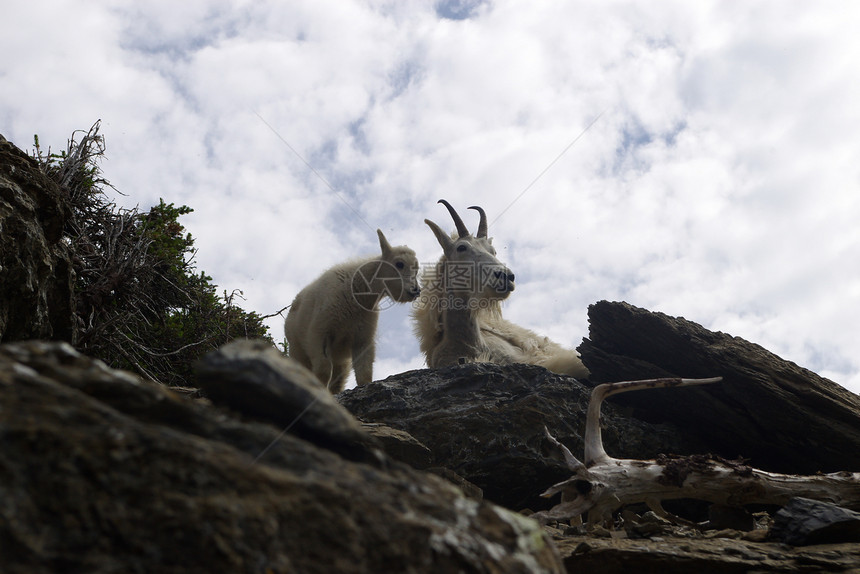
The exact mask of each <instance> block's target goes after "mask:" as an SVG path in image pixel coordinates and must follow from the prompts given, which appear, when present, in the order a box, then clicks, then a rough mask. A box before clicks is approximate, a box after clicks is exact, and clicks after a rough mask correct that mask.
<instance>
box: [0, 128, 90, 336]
mask: <svg viewBox="0 0 860 574" xmlns="http://www.w3.org/2000/svg"><path fill="white" fill-rule="evenodd" d="M68 216H69V207H68V203H67V200H66V198H65V196H64V195H63V192H62V191H61V190H60V188H59V187H58V186H57V185H56V184H55V183H53V182H52V181H51V180H50V179H48V177H47V176H45V174H44V173H42V172H41V171H40V170H39V168H38V166H37V165H36V162H35V160H34V159H33V158H31V157H29V156H28V155H27V154H25V153H24V152H22V151H21V150H19V149H18V148H17V147H15V146H14V145H12V144H11V143H9V142H8V141H6V139H5V138H3V136H2V135H0V341H15V340H21V339H30V338H42V339H60V340H67V341H71V340H72V337H73V333H74V329H73V327H74V322H73V316H74V298H73V293H72V288H73V284H74V271H73V269H72V263H71V259H70V255H69V249H68V246H67V245H66V244H65V243H63V241H62V240H61V237H62V233H63V226H64V225H65V221H66V219H67V218H68Z"/></svg>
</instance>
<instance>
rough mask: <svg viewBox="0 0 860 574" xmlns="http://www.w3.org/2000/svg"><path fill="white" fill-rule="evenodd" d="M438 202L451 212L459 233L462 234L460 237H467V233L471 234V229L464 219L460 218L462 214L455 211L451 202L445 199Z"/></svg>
mask: <svg viewBox="0 0 860 574" xmlns="http://www.w3.org/2000/svg"><path fill="white" fill-rule="evenodd" d="M437 203H441V204H442V205H444V206H445V207H447V208H448V213H450V214H451V219H453V220H454V225H456V226H457V233H459V234H460V237H466V236H467V235H469V230H468V229H467V228H466V224H465V223H463V220H462V219H460V216H459V215H457V212H456V211H454V208H453V207H451V204H450V203H448V202H447V201H445V200H444V199H440V200H439V201H438V202H437Z"/></svg>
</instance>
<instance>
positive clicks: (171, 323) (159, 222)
mask: <svg viewBox="0 0 860 574" xmlns="http://www.w3.org/2000/svg"><path fill="white" fill-rule="evenodd" d="M98 130H99V122H96V124H94V125H93V127H92V128H90V130H89V131H88V132H86V133H84V132H82V131H78V132H75V133H73V134H72V138H71V139H70V140H69V142H68V147H67V149H66V150H65V151H64V152H62V153H60V154H53V153H50V151H49V152H48V153H47V154H43V152H42V150H41V148H40V146H39V141H38V138H36V141H35V149H34V157H35V158H36V160H37V161H38V162H39V165H40V166H41V168H42V170H43V171H44V172H45V173H46V174H48V176H49V177H51V178H52V179H54V180H55V181H56V182H57V183H59V184H60V186H62V187H63V188H64V189H66V190H67V191H68V193H69V199H70V203H71V213H72V215H71V217H70V218H69V219H68V220H67V222H66V226H65V229H64V239H65V241H66V242H67V243H68V245H69V246H70V248H71V251H72V254H73V264H74V268H75V273H76V285H75V306H76V309H75V314H76V328H75V335H74V340H73V341H72V343H73V344H74V345H75V346H76V347H78V348H79V349H80V350H81V351H83V352H85V353H87V354H89V355H91V356H94V357H98V358H100V359H102V360H104V361H105V362H106V363H108V364H109V365H110V366H112V367H116V368H123V369H128V370H132V371H136V372H138V373H140V374H142V375H144V376H146V377H149V378H151V379H154V380H157V381H161V382H163V383H166V384H169V385H177V386H189V385H193V367H194V363H195V362H196V360H197V359H198V358H199V357H200V356H202V355H203V354H205V353H206V352H208V351H210V350H211V349H214V348H216V347H218V346H220V345H222V344H224V343H226V342H228V341H231V340H233V339H236V338H242V337H248V338H265V339H267V340H269V341H270V342H271V338H270V337H269V335H268V329H267V328H266V326H265V325H264V324H263V319H265V317H263V316H260V315H258V314H256V313H254V312H246V311H244V310H242V309H241V308H239V307H238V306H236V305H235V304H234V300H235V299H236V298H237V297H241V291H238V290H236V291H233V292H231V293H229V294H228V293H227V292H226V291H224V292H223V293H222V294H221V295H219V294H218V292H217V286H216V285H214V284H212V278H211V277H209V276H208V275H206V274H205V273H203V272H202V271H201V272H198V271H197V270H196V268H195V266H194V254H195V249H194V239H193V238H192V237H191V234H190V233H187V232H186V230H185V228H184V227H183V226H182V224H181V223H179V218H180V217H181V216H183V215H186V214H188V213H190V212H191V211H192V209H191V208H190V207H188V206H185V205H182V206H178V207H177V206H175V205H174V204H172V203H165V201H164V200H163V199H161V200H160V201H159V204H158V205H156V206H154V207H152V208H151V209H150V210H149V211H147V212H141V211H139V210H138V209H137V208H135V209H125V208H120V207H117V206H116V204H114V203H113V202H111V201H110V199H109V198H108V195H107V190H108V189H111V190H114V191H116V190H115V189H114V188H113V186H111V184H110V183H109V182H108V181H107V180H106V179H104V177H103V176H102V171H101V168H100V167H99V163H98V162H99V160H100V159H101V158H102V157H103V156H104V151H105V143H104V137H103V136H101V135H99V133H98Z"/></svg>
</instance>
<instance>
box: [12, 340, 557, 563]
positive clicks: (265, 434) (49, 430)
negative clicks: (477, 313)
mask: <svg viewBox="0 0 860 574" xmlns="http://www.w3.org/2000/svg"><path fill="white" fill-rule="evenodd" d="M245 350H246V351H247V349H245ZM224 355H226V356H229V355H230V353H225V354H224ZM240 355H241V356H240V357H238V361H239V362H238V364H239V365H246V366H247V365H248V361H249V360H252V359H251V357H249V355H248V353H241V354H240ZM261 355H262V356H261V357H259V362H260V363H261V364H262V365H264V366H265V367H266V368H263V369H262V371H261V372H263V377H264V378H270V377H275V375H273V374H272V373H273V372H276V371H277V372H279V373H285V372H288V371H289V370H290V369H289V368H288V367H284V368H279V367H278V366H277V365H273V363H276V362H277V361H275V359H274V358H273V357H272V356H271V355H270V354H268V353H266V352H265V351H264V352H263V353H261ZM224 361H226V359H225V356H222V357H221V358H219V359H218V360H216V361H214V362H213V361H210V363H209V367H208V369H209V371H208V374H207V376H210V377H216V376H218V375H217V374H216V369H217V368H224V370H225V372H226V375H225V378H229V377H232V376H234V375H235V372H236V368H237V367H236V365H233V366H230V365H226V364H224ZM218 364H220V365H221V367H216V366H215V365H218ZM269 367H271V370H270V371H269V372H266V369H268V368H269ZM282 367H283V366H282ZM249 376H251V375H249ZM271 383H272V381H271V380H269V381H264V382H263V384H262V387H263V388H264V389H265V388H268V387H269V386H270V384H271ZM288 384H289V383H288V382H287V381H280V382H278V383H277V384H276V386H277V387H279V388H281V389H282V390H284V387H285V386H286V385H288ZM243 389H244V390H246V391H247V390H248V386H247V385H246V386H244V387H243ZM280 396H281V400H283V401H284V402H283V403H282V404H283V405H284V407H285V408H287V409H293V411H292V412H295V410H294V409H295V408H296V407H297V406H298V405H297V404H290V401H291V400H293V399H297V400H298V401H300V402H301V401H305V400H306V398H307V396H306V395H303V393H302V392H301V391H296V390H293V391H284V392H283V393H281V395H280ZM290 397H292V398H293V399H291V398H290ZM304 404H305V406H307V403H304ZM331 406H332V405H329V407H331ZM335 406H336V405H335ZM334 410H336V409H334ZM334 410H333V409H331V408H328V407H326V408H324V409H320V411H318V412H317V413H315V415H314V417H313V419H314V420H313V425H320V426H324V425H325V424H326V420H328V421H329V422H330V423H331V425H332V428H333V429H335V430H333V431H331V432H330V433H329V434H325V433H321V434H317V433H313V432H308V431H307V429H305V430H304V431H302V433H301V436H299V435H297V434H294V433H293V432H292V429H294V428H297V427H296V426H295V425H294V426H293V427H292V428H286V427H282V426H281V425H280V424H278V425H273V424H271V422H270V420H269V419H268V417H267V416H263V417H261V418H262V419H264V420H257V419H256V414H255V413H253V409H247V408H245V407H240V408H239V410H238V411H237V410H234V409H232V408H230V409H228V408H226V407H215V406H212V405H211V404H209V402H208V401H206V400H193V399H190V398H188V397H186V396H182V395H178V394H175V393H173V392H172V391H170V390H168V389H167V388H165V387H162V386H160V385H158V384H155V383H150V382H147V381H143V380H141V379H140V378H138V377H137V376H135V375H132V374H129V373H125V372H121V371H115V370H112V369H109V368H107V367H106V366H105V365H104V364H102V363H101V362H99V361H97V360H92V359H89V358H87V357H85V356H82V355H80V354H79V353H77V352H76V351H75V350H74V349H73V348H72V347H70V346H69V345H67V344H65V343H48V342H26V343H12V344H6V345H2V346H0V436H2V444H3V456H2V457H0V561H2V570H3V571H4V572H11V573H19V572H20V573H23V572H28V573H30V572H37V573H38V572H46V573H47V572H105V573H108V572H167V573H170V572H176V573H179V572H182V573H188V572H207V573H208V572H254V573H263V572H272V573H274V572H305V573H315V572H319V573H326V574H328V573H330V572H347V573H350V572H356V573H365V572H366V573H371V572H372V573H378V572H407V573H419V572H428V573H429V572H452V573H453V572H482V573H505V572H517V573H526V572H529V573H531V572H556V573H557V572H562V571H563V569H562V567H561V564H560V561H559V557H558V554H557V552H556V550H555V547H554V546H553V545H552V543H551V541H550V540H549V538H548V536H547V535H546V534H544V532H543V531H542V530H541V529H540V527H539V526H538V525H537V523H536V522H534V521H532V520H529V519H526V518H524V517H522V516H519V515H517V514H514V513H511V512H509V511H507V510H504V509H502V508H500V507H498V506H495V505H493V504H490V503H487V502H481V501H477V500H475V499H474V498H468V497H466V496H464V494H463V493H462V492H461V491H460V490H459V489H458V488H456V487H454V486H453V485H452V484H451V483H450V482H448V481H446V480H444V479H442V478H439V477H437V476H435V475H433V474H429V473H424V472H420V471H416V470H414V469H412V468H411V467H409V466H407V465H405V464H401V463H398V462H396V461H393V460H391V459H388V458H386V457H384V456H382V455H380V456H379V457H375V458H372V460H371V462H358V461H357V460H355V459H361V458H363V457H362V456H356V457H351V458H352V459H351V458H346V457H344V456H341V454H340V453H338V452H337V451H338V450H342V448H343V446H344V444H346V443H348V442H349V441H352V440H354V439H356V437H357V435H356V434H354V432H361V431H360V430H355V428H353V429H352V430H348V431H346V432H345V433H344V431H343V429H342V428H340V427H339V425H342V424H343V421H342V420H339V419H338V417H339V416H340V415H337V414H334V415H332V416H331V417H330V418H327V417H328V415H329V414H331V413H332V412H334ZM300 416H301V415H299V417H300ZM359 428H360V427H359ZM338 429H340V430H338ZM320 437H322V438H321V439H320V440H319V442H315V441H316V440H317V439H318V438H320ZM338 437H339V438H338ZM344 440H345V441H346V442H344ZM353 444H354V445H355V448H356V449H359V450H360V449H362V448H367V445H366V444H364V443H363V442H362V441H358V442H357V443H353ZM368 444H372V441H371V443H368ZM331 445H334V450H332V449H330V448H329V447H330V446H331Z"/></svg>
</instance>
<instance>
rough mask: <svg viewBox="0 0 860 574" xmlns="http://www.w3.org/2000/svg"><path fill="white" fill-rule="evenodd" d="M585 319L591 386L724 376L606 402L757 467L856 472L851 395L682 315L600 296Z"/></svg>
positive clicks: (857, 425)
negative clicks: (719, 379) (713, 381)
mask: <svg viewBox="0 0 860 574" xmlns="http://www.w3.org/2000/svg"><path fill="white" fill-rule="evenodd" d="M588 318H589V338H588V339H586V340H585V341H584V342H583V344H582V345H581V346H580V347H579V351H580V352H581V354H582V358H583V361H584V362H585V364H586V366H588V368H589V369H590V370H591V377H590V382H591V384H597V383H602V382H613V381H622V380H631V379H646V378H652V377H663V376H672V377H687V378H704V377H714V376H722V377H723V382H721V383H718V384H714V385H707V386H704V387H698V388H693V389H685V390H684V391H683V392H681V391H679V390H677V389H657V390H649V391H640V392H633V393H626V394H623V395H619V396H617V397H613V398H612V399H611V400H610V401H609V402H610V403H614V404H616V405H618V406H620V407H622V408H625V409H627V412H628V413H630V414H631V415H632V416H634V417H637V418H639V419H641V420H645V421H649V422H653V423H667V424H673V425H676V426H677V427H680V428H682V429H684V432H685V433H686V434H688V435H692V436H691V438H693V439H695V442H697V443H699V445H700V446H699V447H697V448H699V450H698V452H699V453H705V452H711V453H715V454H718V455H720V456H723V457H726V458H736V457H738V456H740V457H743V458H745V459H748V461H749V464H750V465H751V466H754V467H756V468H761V469H764V470H770V471H774V472H782V473H789V474H814V473H815V472H818V471H821V472H837V471H841V470H848V471H859V470H860V396H858V395H856V394H854V393H852V392H850V391H848V390H847V389H845V388H843V387H841V386H839V385H838V384H836V383H834V382H833V381H830V380H828V379H825V378H823V377H820V376H818V375H817V374H815V373H813V372H811V371H809V370H807V369H804V368H801V367H799V366H798V365H796V364H794V363H792V362H789V361H785V360H783V359H781V358H780V357H778V356H776V355H775V354H773V353H771V352H769V351H767V350H766V349H764V348H762V347H761V346H759V345H756V344H754V343H750V342H748V341H745V340H744V339H741V338H739V337H733V336H731V335H727V334H725V333H719V332H716V333H715V332H711V331H709V330H707V329H705V328H704V327H702V326H701V325H698V324H696V323H693V322H692V321H687V320H685V319H683V318H676V317H670V316H668V315H665V314H663V313H654V312H650V311H647V310H645V309H639V308H637V307H634V306H632V305H629V304H627V303H617V302H615V303H611V302H607V301H601V302H599V303H595V304H593V305H591V306H590V307H589V309H588ZM574 452H577V451H574ZM679 454H694V453H693V452H682V453H679Z"/></svg>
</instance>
